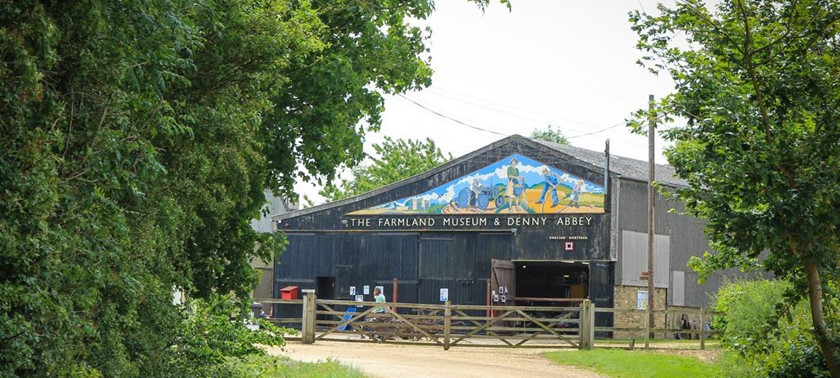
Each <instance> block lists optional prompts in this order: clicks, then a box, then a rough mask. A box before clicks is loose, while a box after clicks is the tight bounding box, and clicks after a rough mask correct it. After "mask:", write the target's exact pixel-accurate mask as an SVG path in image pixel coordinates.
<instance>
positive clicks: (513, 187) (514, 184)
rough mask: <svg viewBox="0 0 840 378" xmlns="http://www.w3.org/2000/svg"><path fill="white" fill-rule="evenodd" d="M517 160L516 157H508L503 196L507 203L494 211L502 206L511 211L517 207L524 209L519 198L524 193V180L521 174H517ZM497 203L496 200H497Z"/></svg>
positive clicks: (498, 209) (497, 210)
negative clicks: (508, 163) (508, 164)
mask: <svg viewBox="0 0 840 378" xmlns="http://www.w3.org/2000/svg"><path fill="white" fill-rule="evenodd" d="M518 164H519V160H517V159H516V158H511V159H510V166H508V169H507V179H508V181H507V186H505V198H506V199H507V204H505V205H502V206H499V207H498V208H497V209H496V212H497V213H498V212H500V211H502V209H504V208H506V207H507V208H508V209H509V210H510V211H511V212H513V210H514V208H518V209H519V210H524V209H523V208H522V203H521V198H520V196H522V194H523V193H525V190H524V189H525V180H524V179H523V178H522V175H520V174H519V167H517V165H518ZM497 204H498V201H497Z"/></svg>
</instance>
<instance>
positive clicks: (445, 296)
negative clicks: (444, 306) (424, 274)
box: [440, 287, 449, 302]
mask: <svg viewBox="0 0 840 378" xmlns="http://www.w3.org/2000/svg"><path fill="white" fill-rule="evenodd" d="M448 300H449V289H447V288H443V287H442V288H440V301H441V302H446V301H448Z"/></svg>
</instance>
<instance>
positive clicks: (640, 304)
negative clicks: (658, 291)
mask: <svg viewBox="0 0 840 378" xmlns="http://www.w3.org/2000/svg"><path fill="white" fill-rule="evenodd" d="M647 308H648V291H647V290H639V291H638V292H637V293H636V309H637V310H647Z"/></svg>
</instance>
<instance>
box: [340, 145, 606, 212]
mask: <svg viewBox="0 0 840 378" xmlns="http://www.w3.org/2000/svg"><path fill="white" fill-rule="evenodd" d="M476 213H486V214H493V213H519V214H557V213H569V214H575V213H604V188H603V187H602V186H599V185H597V184H594V183H592V182H590V181H586V180H583V179H581V178H579V177H577V176H573V175H570V174H568V173H566V172H563V171H561V170H559V169H557V168H554V167H550V166H548V165H545V164H543V163H540V162H538V161H535V160H532V159H529V158H527V157H525V156H522V155H519V154H514V155H511V156H508V157H506V158H504V159H502V160H499V161H497V162H495V163H493V164H490V165H488V166H486V167H484V168H482V169H480V170H478V171H475V172H472V173H470V174H468V175H466V176H463V177H461V178H458V179H456V180H453V181H450V182H448V183H446V184H443V185H441V186H438V187H437V188H434V189H432V190H429V191H427V192H425V193H421V194H418V195H415V196H412V197H408V198H403V199H400V200H396V201H393V202H388V203H385V204H382V205H379V206H374V207H371V208H367V209H363V210H359V211H355V212H352V213H350V215H369V214H370V215H372V214H476Z"/></svg>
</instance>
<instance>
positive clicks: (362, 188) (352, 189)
mask: <svg viewBox="0 0 840 378" xmlns="http://www.w3.org/2000/svg"><path fill="white" fill-rule="evenodd" d="M373 149H374V151H375V152H376V156H370V157H369V159H370V163H369V164H363V165H360V166H356V167H354V168H353V169H352V170H351V173H352V175H353V178H352V179H349V180H348V179H342V180H341V183H340V184H339V185H334V184H333V185H328V186H326V187H325V188H324V189H323V190H321V191H320V192H319V193H318V194H320V195H322V196H323V197H324V198H326V199H327V200H329V201H337V200H340V199H343V198H347V197H352V196H356V195H359V194H362V193H367V192H369V191H371V190H374V189H379V188H381V187H383V186H385V185H388V184H391V183H394V182H397V181H400V180H402V179H404V178H408V177H411V176H414V175H417V174H420V173H423V172H425V171H428V170H430V169H432V168H435V167H437V166H439V165H441V164H443V163H446V162H447V161H449V160H452V154H449V155H448V156H446V155H444V154H443V152H442V151H441V150H440V148H438V147H437V146H436V145H435V142H434V141H433V140H431V139H429V138H426V141H425V142H423V141H420V140H414V139H409V140H404V139H396V140H394V139H392V138H391V137H387V136H386V137H385V141H384V142H382V143H375V144H374V145H373Z"/></svg>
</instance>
